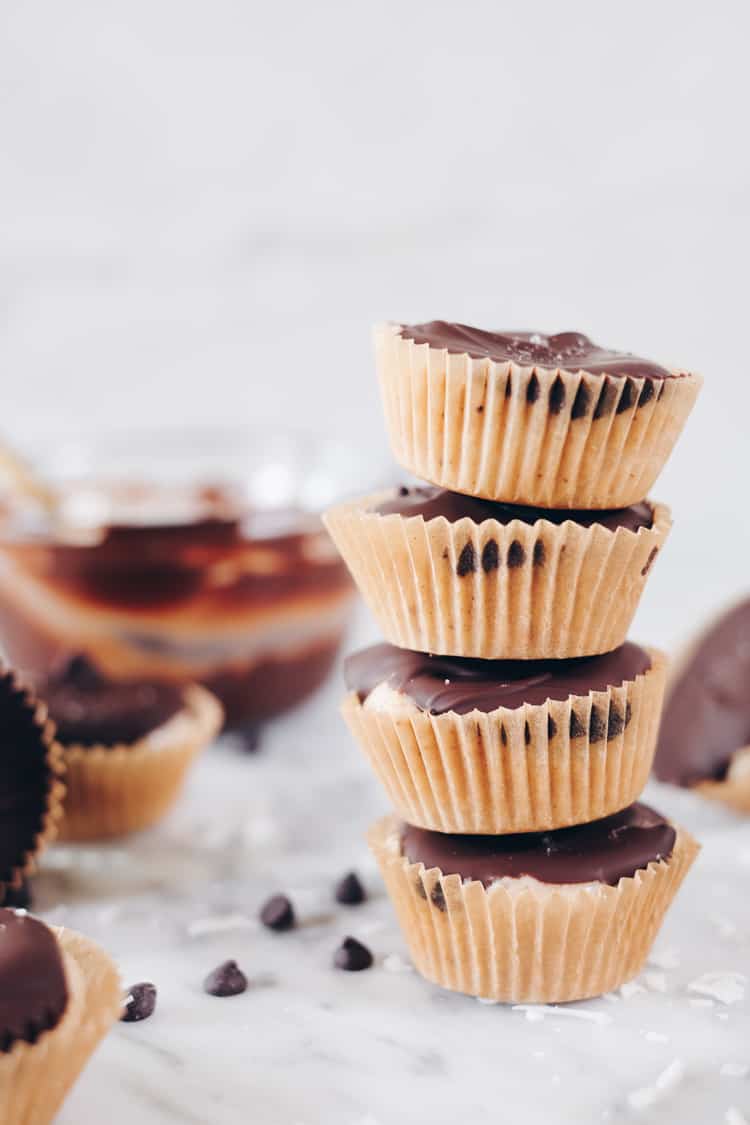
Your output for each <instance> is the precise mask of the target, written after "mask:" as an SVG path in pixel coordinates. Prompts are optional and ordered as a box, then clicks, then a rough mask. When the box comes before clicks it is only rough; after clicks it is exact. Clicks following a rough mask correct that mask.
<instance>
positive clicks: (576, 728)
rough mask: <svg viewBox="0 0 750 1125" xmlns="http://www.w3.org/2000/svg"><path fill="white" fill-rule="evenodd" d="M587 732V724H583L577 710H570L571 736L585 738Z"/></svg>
mask: <svg viewBox="0 0 750 1125" xmlns="http://www.w3.org/2000/svg"><path fill="white" fill-rule="evenodd" d="M585 734H586V728H585V726H584V725H583V723H582V722H581V720H580V719H579V718H578V715H577V714H576V713H575V711H571V712H570V737H571V738H583V736H584V735H585Z"/></svg>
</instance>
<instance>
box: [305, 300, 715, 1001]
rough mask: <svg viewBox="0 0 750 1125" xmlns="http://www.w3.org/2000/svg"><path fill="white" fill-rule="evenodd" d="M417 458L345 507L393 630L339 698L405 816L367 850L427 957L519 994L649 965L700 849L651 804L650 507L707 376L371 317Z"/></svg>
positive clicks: (657, 682)
mask: <svg viewBox="0 0 750 1125" xmlns="http://www.w3.org/2000/svg"><path fill="white" fill-rule="evenodd" d="M376 354H377V363H378V369H379V376H380V383H381V389H382V393H383V399H384V405H385V414H386V420H387V426H388V431H389V436H390V440H391V444H392V447H393V451H394V454H395V456H396V458H397V460H398V461H399V462H400V463H401V465H402V466H404V467H405V468H406V469H408V470H409V471H410V472H412V473H414V474H416V475H418V476H419V477H421V478H423V479H425V480H427V481H429V482H431V484H430V485H426V486H418V487H408V488H407V487H404V488H401V489H398V490H394V491H391V492H389V493H379V494H377V495H374V496H367V497H365V498H363V499H361V500H359V501H356V502H354V503H347V504H343V505H339V506H338V507H336V508H334V509H332V510H331V511H330V512H329V513H328V514H327V517H326V521H327V525H328V528H329V530H330V531H331V534H332V536H333V538H334V540H335V542H336V544H337V546H338V547H339V549H340V551H341V553H342V554H343V556H344V558H345V560H346V562H347V564H348V566H349V568H350V570H351V572H352V575H353V576H354V579H355V581H356V582H357V584H358V586H359V588H360V590H361V592H362V594H363V596H364V598H365V601H366V602H367V604H368V605H369V607H370V609H371V610H372V612H373V613H374V615H375V617H376V618H377V620H378V622H379V624H380V626H381V628H382V630H383V632H384V634H385V636H386V638H387V641H388V642H389V643H388V644H381V645H375V646H373V647H372V648H369V649H366V650H364V651H363V652H360V653H356V654H355V655H353V656H351V657H350V658H349V660H348V661H347V670H346V675H347V686H348V688H349V694H348V696H347V698H346V700H345V702H344V706H343V711H344V716H345V718H346V721H347V723H348V725H349V727H350V729H351V731H352V733H353V734H354V736H355V738H356V739H357V741H358V742H359V743H360V745H361V746H362V748H363V750H364V752H365V754H366V755H367V757H368V759H369V761H370V763H371V765H372V767H373V769H374V771H375V773H376V774H377V776H378V777H379V779H380V781H381V782H382V784H383V785H384V787H385V789H386V791H387V793H388V795H389V797H390V800H391V801H392V803H393V805H394V807H395V809H396V815H395V816H389V817H386V818H385V819H384V820H382V821H380V822H379V823H377V824H376V825H374V826H373V828H372V830H371V833H370V843H371V846H372V848H373V851H374V853H375V855H376V858H377V860H378V863H379V864H380V867H381V869H382V872H383V876H384V878H385V882H386V885H387V887H388V891H389V893H390V895H391V898H392V899H393V903H394V906H395V908H396V911H397V914H398V917H399V921H400V924H401V926H402V928H403V931H404V934H405V937H406V940H407V942H408V944H409V947H410V950H411V953H412V957H413V959H414V962H415V965H416V967H417V969H418V970H419V971H420V972H421V973H422V974H423V975H424V976H425V977H427V978H428V979H430V980H432V981H435V982H437V983H438V984H440V985H443V986H444V987H446V988H452V989H456V990H458V991H461V992H465V993H469V994H471V995H475V996H481V997H485V998H491V999H495V1000H499V1001H506V1002H513V1003H520V1002H542V1003H550V1002H556V1001H566V1000H577V999H582V998H584V997H589V996H595V995H598V994H600V993H604V992H608V991H610V990H611V989H613V988H616V987H618V986H619V985H620V984H622V983H623V982H624V981H626V980H628V979H629V978H631V977H633V976H634V975H635V974H637V973H638V972H639V970H640V969H641V967H642V965H643V963H644V961H645V959H646V957H647V955H648V951H649V949H650V947H651V944H652V942H653V940H654V937H655V935H656V933H657V931H658V929H659V926H660V924H661V921H662V918H663V916H664V914H665V912H666V910H667V908H668V906H669V904H670V902H671V901H672V899H673V897H674V895H675V893H676V891H677V889H678V888H679V885H680V883H681V882H682V879H683V878H684V876H685V874H686V872H687V870H688V868H689V867H690V864H691V863H692V861H693V859H694V857H695V855H696V852H697V845H696V843H695V842H694V840H693V839H692V838H691V837H690V836H689V834H688V833H687V832H685V831H684V830H683V829H681V828H679V827H676V826H673V825H672V824H670V823H669V821H668V820H666V818H664V817H662V816H661V815H660V814H659V813H657V812H655V811H654V810H653V809H651V808H649V807H647V806H645V805H643V804H639V803H637V799H638V796H639V795H640V793H641V791H642V789H643V786H644V785H645V783H646V779H647V777H648V774H649V771H650V768H651V762H652V759H653V754H654V748H655V744H656V737H657V732H658V727H659V717H660V711H661V706H662V699H663V693H664V683H665V672H666V661H665V658H664V656H663V655H662V653H660V652H658V651H657V650H656V649H653V648H642V647H640V646H639V645H637V644H634V643H632V642H629V641H627V640H626V634H627V630H628V628H629V625H630V622H631V619H632V617H633V614H634V612H635V610H636V607H637V605H638V601H639V598H640V596H641V592H642V590H643V587H644V585H645V583H646V580H647V576H648V574H649V571H650V570H651V568H652V566H653V564H654V561H655V559H656V557H657V555H658V553H659V551H660V550H661V547H662V545H663V543H664V541H665V539H666V536H667V534H668V532H669V528H670V524H671V521H670V515H669V510H668V509H667V508H666V507H665V506H664V505H663V504H659V503H655V502H652V501H650V500H644V497H645V496H646V494H647V493H648V490H649V489H650V487H651V485H652V483H653V481H654V480H655V479H656V477H657V475H658V473H659V471H660V470H661V468H662V467H663V465H664V463H665V461H666V459H667V457H668V456H669V453H670V451H671V449H672V446H673V445H674V442H675V440H676V438H677V436H678V434H679V432H680V430H681V428H682V426H683V425H684V422H685V420H686V419H687V416H688V414H689V412H690V410H691V408H692V406H693V403H694V401H695V398H696V396H697V394H698V391H699V389H700V383H701V380H700V378H699V377H698V376H697V375H694V374H690V373H689V372H685V371H682V370H674V369H667V368H663V367H660V366H658V365H657V364H654V363H650V362H648V361H646V360H642V359H639V358H637V357H635V356H632V355H630V354H623V353H617V352H610V351H605V350H604V349H601V348H599V347H597V346H596V345H594V344H592V342H591V341H590V340H588V339H587V338H586V337H584V336H581V335H579V334H577V333H563V334H560V335H558V336H544V335H541V334H537V333H533V334H532V333H530V334H520V333H514V334H500V333H490V332H483V331H480V330H478V329H471V328H467V327H466V326H463V325H457V324H447V323H445V322H442V321H441V322H432V323H430V324H423V325H417V326H404V325H395V324H386V325H382V326H380V327H379V328H378V329H376Z"/></svg>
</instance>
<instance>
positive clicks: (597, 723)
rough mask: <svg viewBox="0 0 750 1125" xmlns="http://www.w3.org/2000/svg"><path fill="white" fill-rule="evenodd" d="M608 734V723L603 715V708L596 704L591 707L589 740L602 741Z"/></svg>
mask: <svg viewBox="0 0 750 1125" xmlns="http://www.w3.org/2000/svg"><path fill="white" fill-rule="evenodd" d="M606 734H607V724H606V722H605V720H604V716H603V715H602V712H601V709H600V708H599V707H597V706H596V704H594V706H593V707H592V708H591V715H590V717H589V741H590V742H601V740H602V739H603V738H604V737H605V736H606Z"/></svg>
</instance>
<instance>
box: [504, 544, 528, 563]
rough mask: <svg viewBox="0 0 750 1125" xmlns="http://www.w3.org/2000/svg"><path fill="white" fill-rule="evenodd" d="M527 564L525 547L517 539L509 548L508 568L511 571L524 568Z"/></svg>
mask: <svg viewBox="0 0 750 1125" xmlns="http://www.w3.org/2000/svg"><path fill="white" fill-rule="evenodd" d="M525 562H526V552H525V551H524V549H523V545H522V544H521V543H519V541H518V540H517V539H514V540H513V542H512V543H511V545H510V547H508V566H509V567H510V569H511V570H513V569H515V568H516V567H518V566H523V564H524V563H525Z"/></svg>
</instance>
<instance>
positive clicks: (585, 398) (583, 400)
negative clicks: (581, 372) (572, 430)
mask: <svg viewBox="0 0 750 1125" xmlns="http://www.w3.org/2000/svg"><path fill="white" fill-rule="evenodd" d="M590 402H591V391H590V390H589V389H588V387H587V386H586V384H585V383H584V381H583V380H581V382H580V383H579V384H578V390H577V391H576V397H575V398H574V399H573V407H572V409H571V411H570V417H571V418H584V417H585V416H586V413H587V412H588V408H589V403H590Z"/></svg>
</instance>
